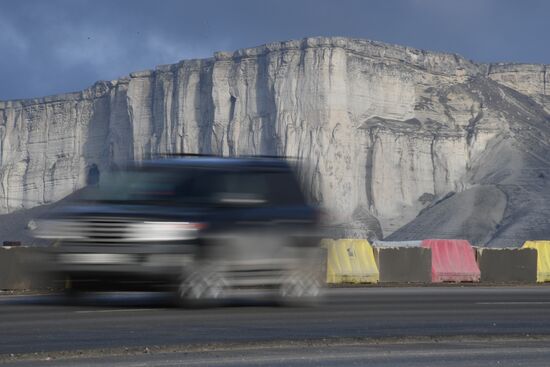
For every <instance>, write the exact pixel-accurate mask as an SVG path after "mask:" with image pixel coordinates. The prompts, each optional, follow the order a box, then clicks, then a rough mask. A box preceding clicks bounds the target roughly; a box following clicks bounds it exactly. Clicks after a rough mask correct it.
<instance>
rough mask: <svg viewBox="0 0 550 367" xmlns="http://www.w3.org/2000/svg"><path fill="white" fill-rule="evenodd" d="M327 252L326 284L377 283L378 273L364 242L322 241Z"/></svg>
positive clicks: (369, 246)
mask: <svg viewBox="0 0 550 367" xmlns="http://www.w3.org/2000/svg"><path fill="white" fill-rule="evenodd" d="M323 245H324V246H326V248H327V252H328V260H327V283H333V284H334V283H378V280H379V278H380V273H379V272H378V266H376V260H375V259H374V253H373V250H372V247H371V245H370V244H369V242H368V241H366V240H351V239H350V240H337V241H331V240H329V241H326V240H325V241H324V242H323Z"/></svg>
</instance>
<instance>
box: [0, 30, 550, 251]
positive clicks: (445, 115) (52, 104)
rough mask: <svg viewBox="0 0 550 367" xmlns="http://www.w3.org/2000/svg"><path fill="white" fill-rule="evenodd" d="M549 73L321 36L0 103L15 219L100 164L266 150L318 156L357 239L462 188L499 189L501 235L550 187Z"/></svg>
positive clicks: (308, 177) (328, 195)
mask: <svg viewBox="0 0 550 367" xmlns="http://www.w3.org/2000/svg"><path fill="white" fill-rule="evenodd" d="M548 77H549V75H548V71H547V67H546V66H544V65H509V64H495V65H485V64H476V63H473V62H471V61H468V60H466V59H464V58H462V57H460V56H458V55H453V54H442V53H433V52H426V51H421V50H417V49H412V48H407V47H401V46H394V45H387V44H383V43H378V42H372V41H368V40H357V39H345V38H307V39H303V40H300V41H289V42H277V43H272V44H267V45H264V46H260V47H256V48H249V49H243V50H238V51H236V52H233V53H226V52H220V53H216V54H215V55H214V57H213V58H210V59H202V60H185V61H181V62H179V63H177V64H173V65H166V66H159V67H157V68H156V69H155V70H154V71H144V72H137V73H132V74H130V75H129V77H125V78H121V79H119V80H114V81H110V82H98V83H96V84H95V85H94V86H92V87H91V88H89V89H86V90H84V91H82V92H79V93H71V94H66V95H58V96H53V97H46V98H40V99H29V100H19V101H7V102H0V164H1V166H0V167H1V168H0V211H1V212H4V213H5V212H11V211H14V210H16V209H20V208H28V207H32V206H35V205H40V204H44V203H49V202H53V201H56V200H58V199H60V198H62V197H64V196H65V195H67V194H69V193H71V192H72V191H74V190H75V189H77V188H79V187H80V186H82V185H83V184H84V182H85V180H86V176H87V175H88V173H89V171H90V169H91V168H92V167H97V168H98V169H99V171H100V172H104V171H105V170H108V169H109V168H110V167H113V166H115V165H119V164H122V163H124V162H125V161H127V160H131V159H143V158H148V157H151V156H154V155H156V154H158V153H164V152H199V153H217V154H224V155H238V154H254V153H256V154H269V155H286V156H293V157H296V158H298V159H304V160H305V161H307V162H309V164H308V165H305V166H304V168H303V170H302V175H303V179H304V181H305V182H307V183H308V185H309V186H310V188H311V191H312V194H313V196H314V198H315V199H316V200H318V201H319V202H321V203H323V204H324V205H326V206H327V207H329V208H330V209H331V213H332V215H333V218H332V220H333V222H334V223H335V225H336V226H338V227H340V228H342V230H343V231H344V232H345V233H346V234H348V235H349V234H350V233H351V234H355V233H362V234H365V232H367V233H368V235H369V236H371V235H376V236H378V237H381V236H382V234H384V235H387V234H389V233H391V232H393V231H394V230H396V229H398V228H400V227H401V226H403V225H404V224H406V223H407V222H409V221H411V220H412V219H414V218H415V217H416V216H417V215H418V213H419V212H420V211H421V210H422V209H425V208H428V209H427V210H429V208H430V207H431V206H433V204H434V202H436V201H437V200H439V199H441V198H442V197H444V196H445V195H447V194H449V193H450V192H461V191H465V190H468V189H469V188H471V187H474V186H476V185H479V184H483V185H495V187H497V186H498V185H500V186H498V187H499V190H501V191H502V192H504V193H505V194H506V195H507V197H508V200H509V202H508V205H506V210H504V211H503V213H502V215H501V218H500V219H498V220H496V222H495V223H494V225H493V226H492V227H491V228H489V229H488V230H487V231H488V232H487V239H486V242H488V241H491V240H492V238H493V237H494V235H496V234H497V232H498V231H497V229H498V228H500V231H501V232H499V234H498V235H499V236H501V237H503V238H504V237H506V234H505V233H504V232H502V227H498V226H500V225H501V224H502V223H504V222H505V221H506V219H507V218H508V219H510V218H512V215H514V214H515V213H516V211H517V210H519V209H517V208H520V207H522V206H521V205H522V204H521V203H520V202H524V201H525V200H527V199H529V200H534V201H536V200H537V199H536V198H537V197H538V196H536V195H539V194H538V193H539V192H541V193H545V192H546V186H545V185H546V178H550V173H547V170H548V168H549V166H548V164H549V161H548V160H547V158H546V157H547V153H548V141H550V130H549V126H550V120H549V115H548V113H549V112H550V103H549V102H550V90H549V89H548V88H547V87H546V81H547V80H548ZM533 172H535V173H533ZM532 175H534V177H535V180H534V183H533V182H532V181H533V180H531V176H532ZM540 175H542V176H544V178H540V177H539V176H540ZM522 185H523V186H525V188H524V189H521V186H522ZM530 185H531V186H533V185H534V186H533V187H534V188H531V186H530ZM537 185H538V186H537ZM518 187H519V188H518ZM507 190H508V191H507ZM522 190H523V191H522ZM533 190H534V191H533ZM537 190H538V191H537ZM533 192H534V193H533ZM521 195H527V196H528V197H527V196H525V197H524V198H523V199H522V198H521ZM533 195H535V196H533ZM541 195H544V194H541ZM510 211H512V212H510ZM533 215H534V216H535V217H537V215H538V214H536V213H534V214H533ZM497 227H498V228H497ZM510 231H512V229H510ZM514 233H515V232H514Z"/></svg>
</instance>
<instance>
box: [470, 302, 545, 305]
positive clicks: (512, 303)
mask: <svg viewBox="0 0 550 367" xmlns="http://www.w3.org/2000/svg"><path fill="white" fill-rule="evenodd" d="M476 305H550V302H544V301H523V302H522V301H515V302H476Z"/></svg>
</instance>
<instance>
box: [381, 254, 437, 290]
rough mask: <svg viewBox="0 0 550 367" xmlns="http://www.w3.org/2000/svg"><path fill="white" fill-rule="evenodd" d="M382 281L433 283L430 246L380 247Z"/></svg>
mask: <svg viewBox="0 0 550 367" xmlns="http://www.w3.org/2000/svg"><path fill="white" fill-rule="evenodd" d="M377 252H378V264H379V270H380V282H396V283H431V280H432V254H431V250H430V249H429V248H422V247H403V248H379V249H378V251H377Z"/></svg>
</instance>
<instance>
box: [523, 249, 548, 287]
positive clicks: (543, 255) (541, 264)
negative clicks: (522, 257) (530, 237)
mask: <svg viewBox="0 0 550 367" xmlns="http://www.w3.org/2000/svg"><path fill="white" fill-rule="evenodd" d="M522 247H523V248H534V249H536V250H537V282H539V283H542V282H549V281H550V241H527V242H525V243H524V244H523V246H522Z"/></svg>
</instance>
